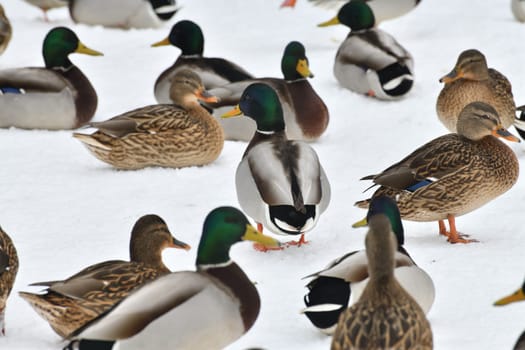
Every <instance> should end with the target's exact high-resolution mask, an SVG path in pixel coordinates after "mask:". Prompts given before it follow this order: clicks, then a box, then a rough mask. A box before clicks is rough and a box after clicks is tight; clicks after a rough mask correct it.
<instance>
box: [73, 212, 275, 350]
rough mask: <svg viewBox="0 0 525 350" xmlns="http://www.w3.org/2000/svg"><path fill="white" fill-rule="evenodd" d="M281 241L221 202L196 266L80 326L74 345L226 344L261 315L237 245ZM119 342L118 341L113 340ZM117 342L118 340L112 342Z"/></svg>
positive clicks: (184, 348) (183, 347)
mask: <svg viewBox="0 0 525 350" xmlns="http://www.w3.org/2000/svg"><path fill="white" fill-rule="evenodd" d="M243 240H250V241H254V242H259V243H261V244H264V245H270V246H272V245H278V242H277V241H276V240H274V239H273V238H270V237H268V236H264V235H263V234H261V233H260V232H258V231H256V230H255V228H253V227H252V226H251V225H250V224H249V222H248V219H247V218H246V217H245V216H244V214H242V213H241V212H240V211H239V210H237V209H235V208H232V207H219V208H216V209H214V210H212V211H211V212H210V213H209V214H208V216H207V217H206V219H205V221H204V226H203V229H202V236H201V240H200V243H199V250H198V252H197V262H196V265H197V271H180V272H175V273H171V274H168V275H166V276H163V277H160V278H158V279H156V280H155V281H153V282H150V283H148V284H146V285H145V286H144V287H142V288H140V289H138V290H137V291H136V292H134V293H133V294H131V295H130V296H129V297H127V298H126V299H124V300H123V301H122V302H121V303H120V304H119V305H117V306H115V307H114V308H113V309H112V310H111V311H109V312H107V313H106V314H104V315H102V316H101V317H99V318H98V319H96V320H94V322H92V323H90V324H88V325H87V326H86V327H84V328H83V329H81V330H79V331H78V332H77V334H76V336H75V338H77V339H81V340H77V341H74V342H72V343H71V344H70V345H69V348H70V349H73V348H74V349H81V350H82V349H93V348H96V349H101V348H102V347H95V346H97V345H98V346H105V347H103V348H104V349H111V348H112V347H113V348H118V349H121V350H130V349H177V350H190V349H191V350H193V349H222V348H224V347H226V346H227V345H228V344H230V343H232V342H233V341H235V340H236V339H238V338H240V337H241V336H242V335H243V334H244V333H246V332H247V331H248V330H249V329H250V328H251V327H252V326H253V324H254V323H255V320H256V319H257V316H258V314H259V308H260V299H259V293H258V292H257V289H256V288H255V285H254V283H253V282H252V281H251V280H250V279H249V278H248V276H246V274H245V273H244V271H243V270H242V269H241V268H240V267H239V266H238V265H237V264H236V263H235V262H234V261H232V260H231V258H230V248H231V246H232V245H233V244H235V243H237V242H240V241H243ZM115 343H116V344H115ZM113 344H114V345H113Z"/></svg>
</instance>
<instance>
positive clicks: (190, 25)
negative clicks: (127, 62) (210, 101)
mask: <svg viewBox="0 0 525 350" xmlns="http://www.w3.org/2000/svg"><path fill="white" fill-rule="evenodd" d="M165 45H173V46H176V47H178V48H179V49H181V54H180V56H179V57H178V58H177V60H176V61H175V63H173V65H171V66H170V67H168V68H167V69H166V70H164V71H163V72H162V73H161V74H160V75H159V77H158V78H157V81H155V89H154V92H155V98H156V99H157V102H159V103H171V99H170V95H169V89H170V85H171V80H172V79H173V76H174V75H175V73H176V72H177V71H178V70H180V69H184V68H186V69H191V70H193V71H194V72H195V73H197V74H198V75H199V76H200V77H201V79H202V82H203V84H204V86H205V87H206V89H211V88H214V87H217V86H221V85H224V84H228V83H231V82H233V81H239V80H246V79H252V78H253V76H252V75H251V74H250V73H248V72H246V71H245V70H244V69H242V68H241V67H239V66H238V65H236V64H235V63H232V62H230V61H228V60H225V59H223V58H209V57H204V56H203V55H202V53H203V51H204V35H203V34H202V30H201V28H200V27H199V26H198V25H197V24H196V23H194V22H192V21H188V20H184V21H179V22H177V23H175V24H174V25H173V27H172V28H171V31H170V34H169V36H168V37H167V38H166V39H164V40H161V41H159V42H157V43H155V44H153V45H152V46H153V47H157V46H165Z"/></svg>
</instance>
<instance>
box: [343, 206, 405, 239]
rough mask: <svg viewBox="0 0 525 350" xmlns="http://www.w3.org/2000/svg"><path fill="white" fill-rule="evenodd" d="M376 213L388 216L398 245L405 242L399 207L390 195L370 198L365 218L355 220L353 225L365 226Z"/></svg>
mask: <svg viewBox="0 0 525 350" xmlns="http://www.w3.org/2000/svg"><path fill="white" fill-rule="evenodd" d="M378 214H383V215H386V216H387V217H388V220H389V221H390V226H391V227H392V231H393V232H394V234H395V236H396V238H397V243H398V245H403V244H404V243H405V230H404V229H403V223H402V222H401V214H400V213H399V208H398V207H397V204H396V202H395V201H394V200H393V199H392V198H390V197H387V196H377V197H373V198H372V199H371V200H370V204H369V206H368V213H367V214H366V218H364V219H363V220H361V221H358V222H356V223H355V224H354V225H353V227H362V226H366V225H367V223H368V222H369V221H370V218H371V217H372V216H374V215H378Z"/></svg>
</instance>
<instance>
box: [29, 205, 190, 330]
mask: <svg viewBox="0 0 525 350" xmlns="http://www.w3.org/2000/svg"><path fill="white" fill-rule="evenodd" d="M168 247H169V248H179V249H186V250H188V249H190V246H189V245H187V244H186V243H184V242H181V241H179V240H177V239H175V237H173V236H172V235H171V233H170V231H169V229H168V226H167V225H166V223H165V222H164V220H162V218H160V217H159V216H157V215H144V216H143V217H141V218H140V219H139V220H137V222H136V223H135V225H134V226H133V229H132V231H131V239H130V243H129V252H130V261H123V260H109V261H104V262H101V263H98V264H95V265H91V266H89V267H86V268H85V269H83V270H82V271H80V272H78V273H76V274H74V275H73V276H71V277H69V278H67V279H65V280H62V281H51V282H37V283H33V284H31V285H32V286H46V287H47V288H46V289H45V290H44V291H43V292H39V293H29V292H20V293H19V294H20V296H21V297H22V298H23V299H25V300H26V301H27V302H28V303H29V304H30V305H31V306H32V307H33V309H34V310H35V311H36V312H37V313H38V314H39V315H40V316H41V317H42V318H43V319H45V320H46V321H47V322H48V323H49V325H50V326H51V328H53V330H54V331H55V332H56V333H57V334H58V335H60V336H61V337H64V338H69V337H70V335H71V334H72V333H73V332H74V331H76V330H77V329H79V328H80V327H83V326H84V325H86V324H87V323H88V322H90V321H91V320H92V319H94V318H96V317H97V316H98V315H101V314H103V313H104V312H105V311H107V310H108V309H110V308H111V307H112V306H113V305H115V304H116V303H118V302H119V301H120V300H122V299H123V298H125V297H126V296H127V295H129V294H130V293H131V292H132V291H133V290H134V289H136V288H138V287H139V286H141V285H143V284H145V283H147V282H150V281H152V280H154V279H156V278H158V277H159V276H162V275H165V274H167V273H169V272H170V270H169V269H168V268H167V267H166V266H165V265H164V263H163V262H162V251H163V250H164V248H168Z"/></svg>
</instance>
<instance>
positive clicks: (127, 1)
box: [69, 0, 178, 29]
mask: <svg viewBox="0 0 525 350" xmlns="http://www.w3.org/2000/svg"><path fill="white" fill-rule="evenodd" d="M177 10H178V9H177V7H176V5H175V0H69V12H70V14H71V18H72V19H73V21H75V22H76V23H83V24H89V25H101V26H105V27H110V28H111V27H113V28H122V29H130V28H137V29H141V28H158V27H160V26H162V25H163V24H164V23H165V21H167V20H169V19H170V18H171V17H173V15H175V13H176V12H177Z"/></svg>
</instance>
